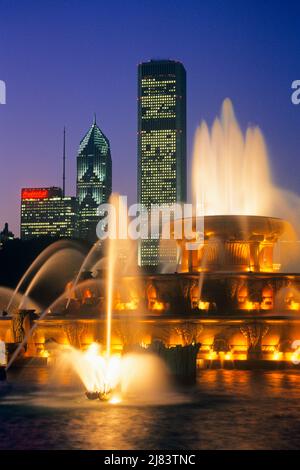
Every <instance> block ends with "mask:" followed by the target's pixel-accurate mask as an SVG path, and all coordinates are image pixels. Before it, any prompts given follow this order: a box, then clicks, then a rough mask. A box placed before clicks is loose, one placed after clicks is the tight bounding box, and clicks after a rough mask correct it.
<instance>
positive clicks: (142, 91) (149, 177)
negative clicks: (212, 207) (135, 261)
mask: <svg viewBox="0 0 300 470" xmlns="http://www.w3.org/2000/svg"><path fill="white" fill-rule="evenodd" d="M185 200H186V72H185V69H184V67H183V65H182V64H181V63H180V62H176V61H172V60H151V61H150V62H145V63H142V64H140V65H139V67H138V201H139V203H141V204H143V205H144V206H146V207H147V209H150V207H151V205H153V204H156V205H160V206H161V205H170V204H173V203H176V202H184V201H185ZM162 256H163V258H164V259H162ZM175 259H176V251H175V249H174V248H173V249H171V251H169V252H168V251H167V252H165V254H164V255H162V254H160V251H159V242H158V241H157V240H151V239H149V240H142V242H141V244H140V250H139V264H140V265H141V266H152V267H155V266H157V265H158V264H159V262H161V261H168V262H172V261H173V262H175Z"/></svg>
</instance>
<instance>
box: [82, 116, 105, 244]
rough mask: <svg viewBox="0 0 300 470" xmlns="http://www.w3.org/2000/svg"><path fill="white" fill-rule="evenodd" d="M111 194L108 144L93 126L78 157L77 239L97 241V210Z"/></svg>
mask: <svg viewBox="0 0 300 470" xmlns="http://www.w3.org/2000/svg"><path fill="white" fill-rule="evenodd" d="M111 190H112V161H111V154H110V145H109V140H108V139H107V137H106V136H105V135H104V134H103V132H102V131H101V130H100V129H99V127H98V126H97V124H96V119H95V120H94V123H93V125H92V126H91V128H90V129H89V131H88V132H87V134H86V135H85V137H84V138H83V139H82V141H81V142H80V146H79V151H78V156H77V198H78V202H79V236H80V237H81V238H85V239H88V240H91V241H94V240H95V239H96V225H97V223H98V221H99V215H97V209H98V207H99V205H100V204H102V203H106V202H107V201H108V199H109V197H110V195H111Z"/></svg>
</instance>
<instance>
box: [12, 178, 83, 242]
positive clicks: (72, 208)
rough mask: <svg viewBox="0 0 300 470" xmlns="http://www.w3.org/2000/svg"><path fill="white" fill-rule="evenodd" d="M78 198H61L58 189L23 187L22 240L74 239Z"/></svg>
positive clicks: (60, 192) (60, 191)
mask: <svg viewBox="0 0 300 470" xmlns="http://www.w3.org/2000/svg"><path fill="white" fill-rule="evenodd" d="M77 211H78V207H77V199H76V197H64V196H63V191H62V189H61V188H57V187H51V188H23V189H22V192H21V238H22V240H29V239H31V238H37V237H66V238H75V237H77Z"/></svg>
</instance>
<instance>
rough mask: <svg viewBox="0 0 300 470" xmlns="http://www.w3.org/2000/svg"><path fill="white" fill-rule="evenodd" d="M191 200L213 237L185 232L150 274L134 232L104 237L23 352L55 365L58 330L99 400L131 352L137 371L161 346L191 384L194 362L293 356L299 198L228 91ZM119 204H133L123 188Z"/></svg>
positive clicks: (204, 145) (1, 331) (197, 166)
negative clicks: (171, 265) (242, 122)
mask: <svg viewBox="0 0 300 470" xmlns="http://www.w3.org/2000/svg"><path fill="white" fill-rule="evenodd" d="M262 188H263V191H262ZM193 199H194V204H195V205H198V206H201V207H203V208H204V243H203V244H202V245H201V246H199V247H198V248H197V249H194V250H188V249H187V240H186V239H185V238H184V237H182V238H181V239H177V240H176V243H177V249H178V252H179V253H180V256H178V259H180V263H179V264H178V266H177V269H176V271H177V272H169V273H167V272H166V270H164V272H163V273H155V274H154V273H153V274H149V273H148V274H145V273H143V272H142V271H141V270H139V269H137V267H136V266H133V265H132V263H129V264H130V266H128V263H126V259H129V257H130V256H129V255H128V253H134V250H135V247H134V242H132V241H130V240H107V241H106V242H105V244H106V247H105V248H104V247H102V246H101V249H100V246H99V244H96V245H95V246H94V247H93V248H92V249H91V251H90V253H89V254H88V255H87V256H86V258H85V259H84V260H83V262H82V264H81V267H80V266H78V269H77V274H75V275H73V276H70V278H69V279H68V283H67V287H66V290H65V292H61V293H60V295H59V296H58V297H57V298H55V299H52V301H51V302H50V304H48V306H46V307H44V308H43V309H41V310H40V311H38V310H37V312H36V313H37V314H38V316H37V317H36V318H33V319H32V320H31V322H32V327H30V328H29V329H27V331H28V334H27V335H26V334H24V328H23V332H22V328H20V332H21V333H20V335H19V337H18V342H19V352H20V351H21V348H22V346H24V344H26V342H27V341H28V339H30V343H31V344H32V345H33V346H35V352H31V354H33V355H36V356H42V357H47V356H50V357H49V362H50V361H51V355H52V353H51V351H49V348H48V346H47V345H48V344H49V341H52V340H53V339H54V340H55V341H56V343H57V344H59V345H61V347H62V348H64V347H66V348H68V350H69V353H68V354H69V355H68V358H69V359H66V356H64V358H65V359H64V360H66V361H67V362H68V363H69V364H70V363H72V364H73V366H72V367H74V368H75V370H77V373H78V375H79V376H80V377H81V378H82V381H83V383H85V386H86V389H87V391H88V395H89V398H99V397H102V398H105V399H108V400H109V399H111V398H112V396H114V392H113V390H119V389H122V387H123V389H124V386H123V385H122V383H123V382H122V381H123V378H122V377H124V371H127V372H126V374H128V368H127V364H128V363H130V364H133V362H130V361H129V362H128V361H127V357H131V355H133V356H134V357H136V355H137V356H138V359H137V361H138V363H139V368H138V370H143V369H145V368H146V367H147V365H145V364H146V363H145V362H144V361H146V362H147V361H150V359H149V358H152V357H153V355H154V356H155V357H156V359H157V358H159V360H160V362H159V363H160V364H162V363H164V364H167V368H168V370H169V375H173V376H175V377H177V378H178V377H180V378H181V379H183V381H186V382H193V381H194V380H195V378H196V364H197V366H198V367H211V366H212V365H214V366H222V367H258V366H260V365H263V366H268V367H279V366H283V365H287V364H290V363H291V360H292V357H293V354H295V351H294V350H293V349H292V347H291V345H292V342H293V341H294V340H295V339H298V338H299V337H300V316H299V312H300V295H299V292H300V274H299V268H297V269H295V265H296V266H298V263H299V259H300V257H299V250H298V249H297V247H298V246H299V244H298V243H295V241H297V236H298V233H299V227H298V225H297V223H296V222H295V220H296V219H297V216H298V215H299V208H300V204H299V198H298V197H297V196H296V195H293V194H291V193H288V192H287V191H283V190H282V189H280V188H277V187H275V186H274V184H273V183H272V178H271V172H270V166H269V162H268V155H267V150H266V145H265V143H264V139H263V136H262V133H261V132H260V130H259V129H258V128H248V129H247V131H246V133H245V135H244V134H243V133H242V131H241V130H240V127H239V125H238V123H237V120H236V118H235V116H234V112H233V108H232V105H231V103H230V101H229V100H225V102H224V104H223V109H222V113H221V117H220V118H217V119H216V120H215V122H214V124H213V126H212V129H211V131H210V130H209V128H208V126H207V124H205V123H203V124H201V126H200V127H199V129H198V131H197V133H196V136H195V148H194V157H193ZM113 204H114V206H115V207H116V209H117V210H118V211H121V212H122V211H123V208H122V207H120V206H118V204H119V199H118V198H117V196H116V195H115V196H114V197H113ZM295 208H297V211H298V212H297V213H295ZM282 217H284V219H286V220H284V219H282ZM176 223H177V224H182V223H183V221H181V220H179V221H176ZM191 225H192V226H194V227H196V218H195V217H192V219H191ZM172 228H173V229H174V225H172ZM195 240H196V239H195ZM195 240H188V242H189V243H193V242H194V241H195ZM123 242H124V243H125V245H122V243H123ZM171 242H172V243H174V240H172V241H171ZM121 247H122V248H121ZM103 250H105V251H106V253H107V258H106V259H104V258H102V251H103ZM124 253H125V255H124ZM279 253H280V254H281V256H280V259H279ZM100 257H101V259H100ZM121 260H122V261H121ZM124 260H125V261H124ZM124 266H125V267H126V268H124ZM30 269H31V268H30ZM28 285H30V283H29V284H28ZM19 287H20V286H19ZM17 291H18V295H20V289H19V288H18V289H17ZM24 291H25V292H26V290H24ZM30 292H31V293H32V290H31V289H30V290H29V293H30ZM27 293H28V291H27ZM15 295H17V294H15ZM22 305H23V304H22V302H21V306H22ZM23 313H24V309H23ZM25 317H26V315H25ZM24 321H25V319H23V320H22V321H21V323H22V325H23V322H24ZM12 324H13V322H12V319H11V318H9V317H5V318H2V319H1V321H0V339H3V340H5V341H6V342H9V341H7V339H8V338H9V334H8V331H11V328H12ZM22 325H21V327H22ZM22 335H23V336H22ZM10 341H11V342H13V340H10ZM95 344H96V345H98V346H96V345H95ZM99 345H101V348H100V347H99ZM33 349H34V348H32V349H31V351H33ZM70 351H71V352H70ZM16 354H17V353H15V355H14V356H13V357H11V358H10V359H9V364H12V363H13V361H14V358H15V357H16ZM27 354H28V352H27ZM161 361H162V362H161ZM150 362H151V361H150ZM156 364H157V363H156ZM162 367H163V366H162V365H160V366H159V368H162ZM82 371H86V372H85V374H86V376H85V375H84V374H83V372H82ZM99 371H101V373H100V372H99ZM97 374H98V375H97ZM99 374H100V376H99ZM126 374H125V375H126ZM139 374H141V372H139ZM91 377H92V381H91V383H90V378H91ZM134 380H135V381H136V380H137V378H136V377H135V379H134ZM122 393H123V392H122Z"/></svg>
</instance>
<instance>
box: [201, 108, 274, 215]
mask: <svg viewBox="0 0 300 470" xmlns="http://www.w3.org/2000/svg"><path fill="white" fill-rule="evenodd" d="M262 188H263V191H262V190H261V189H262ZM271 189H272V182H271V175H270V170H269V163H268V155H267V150H266V146H265V142H264V138H263V135H262V133H261V131H260V130H259V129H258V128H257V127H254V128H251V127H249V128H248V129H247V131H246V134H245V135H243V133H242V131H241V129H240V127H239V124H238V122H237V120H236V118H235V115H234V111H233V107H232V103H231V101H230V100H229V99H226V100H225V101H224V103H223V106H222V112H221V117H220V118H216V119H215V121H214V123H213V126H212V129H211V131H209V129H208V126H207V124H206V122H203V123H202V124H201V125H200V127H199V128H198V130H197V132H196V136H195V146H194V156H193V191H194V194H193V196H194V200H195V202H196V204H197V205H201V204H203V207H204V209H205V213H206V214H210V215H215V214H218V215H224V214H238V215H270V208H271V202H272V199H271Z"/></svg>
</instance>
